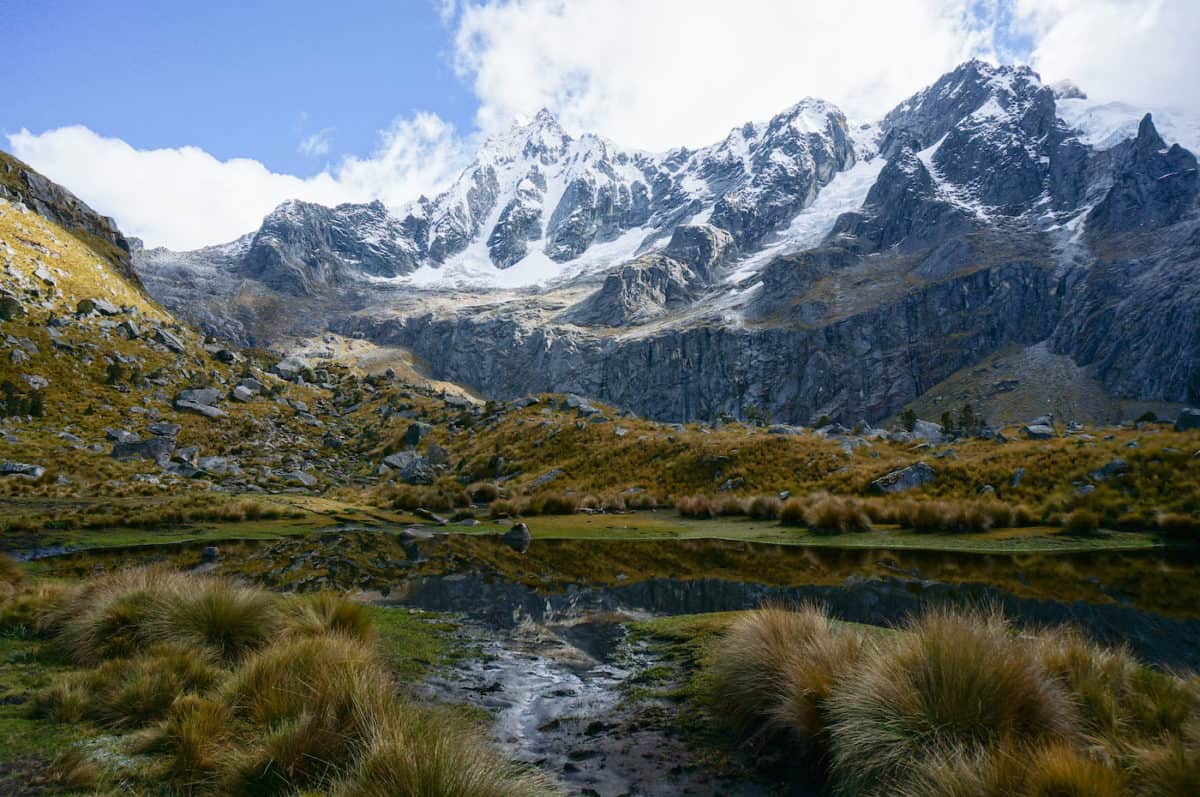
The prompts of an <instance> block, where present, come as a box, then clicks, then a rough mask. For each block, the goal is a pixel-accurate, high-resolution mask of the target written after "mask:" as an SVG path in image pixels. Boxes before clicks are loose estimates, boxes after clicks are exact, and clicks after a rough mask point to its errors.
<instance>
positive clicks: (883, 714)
mask: <svg viewBox="0 0 1200 797" xmlns="http://www.w3.org/2000/svg"><path fill="white" fill-rule="evenodd" d="M705 672H706V675H707V682H708V683H710V684H711V690H710V693H709V696H708V701H709V705H710V707H711V709H712V712H713V714H714V716H715V717H717V718H720V720H721V721H724V722H726V723H728V724H729V725H731V726H732V728H733V729H734V730H735V731H736V732H737V733H738V734H739V735H742V736H749V737H752V738H754V739H756V740H757V742H758V743H759V744H775V745H779V744H782V745H785V746H786V748H785V749H790V750H792V751H799V752H802V753H805V754H807V755H808V756H809V762H808V763H807V764H805V766H822V765H823V762H825V761H828V763H829V777H830V785H831V788H832V791H833V792H834V793H836V794H840V795H877V794H894V795H901V796H902V797H918V795H923V796H926V797H928V796H929V795H935V796H937V797H968V795H972V796H974V795H985V796H988V797H992V796H994V797H1008V796H1009V795H1036V796H1037V797H1056V796H1058V795H1068V797H1072V796H1074V795H1078V796H1079V797H1083V796H1084V795H1096V797H1110V796H1111V797H1116V795H1124V794H1133V795H1164V796H1165V795H1171V796H1172V797H1174V795H1185V794H1194V793H1198V792H1197V791H1196V788H1197V785H1200V682H1198V681H1197V679H1196V678H1194V677H1191V676H1176V675H1171V674H1167V673H1162V672H1157V671H1155V670H1152V669H1150V668H1148V667H1146V666H1144V665H1142V664H1141V663H1140V662H1138V661H1137V660H1136V659H1134V658H1133V657H1132V656H1131V655H1130V654H1129V653H1128V652H1127V651H1125V650H1120V649H1116V650H1113V649H1107V648H1103V647H1100V646H1098V645H1096V644H1094V643H1092V642H1090V641H1088V640H1087V639H1086V638H1085V637H1083V636H1082V635H1081V634H1079V633H1078V632H1076V631H1073V630H1070V629H1053V630H1047V631H1044V632H1041V633H1039V634H1037V635H1034V636H1020V635H1018V634H1017V633H1016V632H1015V631H1014V629H1012V628H1011V627H1010V626H1009V625H1008V623H1007V622H1006V621H1005V620H1004V619H1003V618H1002V617H1000V616H998V615H996V614H994V613H987V612H979V611H967V612H963V611H954V610H949V609H938V610H931V611H929V612H927V613H926V614H924V615H923V616H921V617H919V618H917V619H915V620H914V621H913V622H912V623H911V624H910V625H909V626H907V627H906V628H904V629H902V630H900V631H898V632H896V633H894V634H889V635H886V636H873V637H870V638H867V639H864V638H863V637H862V636H861V635H860V634H859V633H857V632H855V631H853V630H851V629H849V628H847V627H845V626H839V625H837V624H834V623H832V622H831V621H830V620H829V619H828V617H827V616H826V615H825V614H824V613H823V612H822V611H820V610H819V609H815V608H813V607H811V606H805V607H802V608H800V609H799V610H797V611H789V610H786V609H782V608H778V607H771V608H767V609H763V610H758V611H755V612H748V613H744V614H742V615H741V616H739V617H738V618H737V619H736V620H735V621H734V622H733V623H732V625H730V626H729V627H728V629H727V630H726V631H725V632H724V634H723V635H722V636H720V637H719V638H718V639H717V640H716V641H715V642H714V643H712V645H711V647H710V648H709V652H708V655H707V658H706V662H705ZM797 745H799V746H797Z"/></svg>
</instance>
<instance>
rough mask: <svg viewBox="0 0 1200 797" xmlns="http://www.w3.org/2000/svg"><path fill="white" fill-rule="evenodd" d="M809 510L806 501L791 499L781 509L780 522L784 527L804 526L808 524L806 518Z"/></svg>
mask: <svg viewBox="0 0 1200 797" xmlns="http://www.w3.org/2000/svg"><path fill="white" fill-rule="evenodd" d="M807 510H808V504H806V503H805V502H804V501H801V500H800V499H799V498H789V499H788V500H787V501H784V503H783V506H781V507H780V508H779V522H780V523H781V524H783V525H784V526H803V525H805V524H806V523H807V522H808V520H807V519H806V518H805V513H806V511H807Z"/></svg>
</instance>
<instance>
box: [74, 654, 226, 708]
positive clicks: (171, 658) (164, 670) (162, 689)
mask: <svg viewBox="0 0 1200 797" xmlns="http://www.w3.org/2000/svg"><path fill="white" fill-rule="evenodd" d="M220 677H221V673H220V671H219V670H218V669H217V668H216V667H215V666H214V665H213V664H212V662H210V661H207V660H206V659H205V657H204V656H203V655H198V652H197V651H196V650H194V649H192V648H188V647H186V646H182V645H171V644H165V645H156V646H154V647H151V648H150V649H148V650H147V651H145V652H143V653H140V654H138V655H137V656H135V657H133V658H131V659H111V660H109V661H106V662H104V664H102V665H101V666H100V667H99V668H98V669H96V670H92V671H90V672H88V673H87V674H85V675H84V676H82V678H81V681H80V685H81V687H82V689H83V691H84V692H85V693H86V694H87V707H86V709H85V711H84V716H85V717H87V718H89V719H92V720H94V721H96V722H97V723H99V724H101V725H105V726H109V727H122V726H126V727H128V726H135V727H136V726H141V725H145V724H147V723H149V722H153V721H155V720H158V719H161V718H162V717H163V716H165V715H166V713H167V709H169V708H170V706H171V704H172V703H173V702H175V700H176V699H177V698H178V697H179V696H181V695H183V694H195V693H198V692H202V691H204V690H206V689H209V688H211V687H212V686H214V685H215V684H216V683H217V681H218V680H219V679H220Z"/></svg>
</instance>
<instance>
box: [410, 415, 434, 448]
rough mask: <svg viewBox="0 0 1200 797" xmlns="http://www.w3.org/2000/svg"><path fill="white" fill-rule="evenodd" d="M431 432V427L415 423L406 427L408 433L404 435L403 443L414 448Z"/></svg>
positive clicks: (426, 424)
mask: <svg viewBox="0 0 1200 797" xmlns="http://www.w3.org/2000/svg"><path fill="white" fill-rule="evenodd" d="M432 431H433V426H432V425H430V424H428V423H424V422H422V421H416V422H415V423H411V424H409V426H408V431H406V432H405V433H404V442H405V443H406V444H407V445H409V446H412V447H413V448H416V447H417V446H418V445H420V443H421V441H422V440H424V439H425V436H426V435H427V434H429V433H430V432H432Z"/></svg>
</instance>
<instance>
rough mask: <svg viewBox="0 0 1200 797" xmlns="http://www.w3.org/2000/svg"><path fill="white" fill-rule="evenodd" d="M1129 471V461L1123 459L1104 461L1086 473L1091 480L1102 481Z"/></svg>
mask: <svg viewBox="0 0 1200 797" xmlns="http://www.w3.org/2000/svg"><path fill="white" fill-rule="evenodd" d="M1126 473H1129V463H1128V462H1126V461H1125V460H1123V459H1114V460H1112V461H1110V462H1106V463H1104V464H1103V465H1101V466H1100V467H1098V468H1096V469H1095V470H1094V471H1092V472H1091V473H1089V474H1088V476H1089V477H1090V478H1091V479H1092V481H1097V482H1103V481H1108V480H1109V479H1113V478H1117V477H1119V476H1124V475H1125V474H1126Z"/></svg>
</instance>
